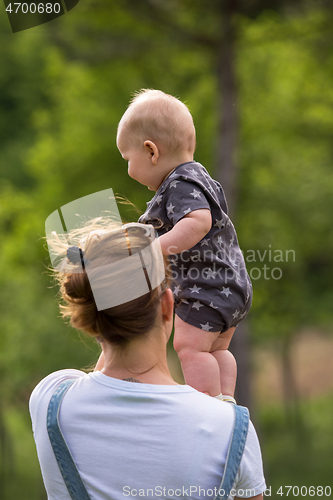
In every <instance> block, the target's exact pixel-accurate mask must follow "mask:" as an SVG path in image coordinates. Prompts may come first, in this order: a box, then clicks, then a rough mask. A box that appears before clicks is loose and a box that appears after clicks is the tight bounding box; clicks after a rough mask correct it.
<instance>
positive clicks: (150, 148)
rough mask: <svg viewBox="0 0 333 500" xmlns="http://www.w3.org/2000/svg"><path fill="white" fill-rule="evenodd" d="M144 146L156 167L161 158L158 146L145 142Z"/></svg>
mask: <svg viewBox="0 0 333 500" xmlns="http://www.w3.org/2000/svg"><path fill="white" fill-rule="evenodd" d="M143 145H144V147H145V149H146V151H147V152H148V153H149V156H150V159H151V161H152V163H153V165H156V164H157V160H158V159H159V157H160V152H159V149H158V147H157V146H156V144H155V143H154V142H153V141H145V142H144V143H143Z"/></svg>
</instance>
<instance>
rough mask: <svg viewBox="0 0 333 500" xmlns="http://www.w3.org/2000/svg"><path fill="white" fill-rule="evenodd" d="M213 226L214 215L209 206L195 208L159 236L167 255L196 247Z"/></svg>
mask: <svg viewBox="0 0 333 500" xmlns="http://www.w3.org/2000/svg"><path fill="white" fill-rule="evenodd" d="M211 227H212V215H211V212H210V210H208V209H207V208H203V209H199V210H194V211H193V212H190V213H189V214H187V215H185V217H183V218H182V219H180V220H179V221H178V222H177V223H176V224H175V225H174V227H173V228H172V229H171V230H170V231H168V232H167V233H165V234H163V235H162V236H160V237H159V242H160V244H161V247H162V251H163V253H164V254H165V255H173V254H175V253H180V252H184V251H185V250H189V249H190V248H192V247H194V245H196V244H197V243H199V241H200V240H202V238H203V237H204V236H206V234H207V233H208V232H209V231H210V229H211Z"/></svg>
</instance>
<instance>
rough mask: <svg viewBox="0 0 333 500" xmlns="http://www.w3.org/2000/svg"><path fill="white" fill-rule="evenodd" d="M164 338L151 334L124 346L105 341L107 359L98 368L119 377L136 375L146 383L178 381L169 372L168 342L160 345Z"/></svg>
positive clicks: (124, 377) (110, 375)
mask: <svg viewBox="0 0 333 500" xmlns="http://www.w3.org/2000/svg"><path fill="white" fill-rule="evenodd" d="M161 340H162V338H161V337H160V338H159V336H158V335H156V336H154V335H150V336H149V337H145V338H144V339H139V340H132V341H131V342H130V343H129V344H128V345H127V346H125V347H121V348H119V347H114V346H112V345H110V344H108V343H106V342H104V343H102V347H103V353H104V359H103V363H101V364H100V366H99V367H98V369H99V370H100V371H101V372H102V373H104V375H107V376H109V377H113V378H118V379H120V380H129V381H131V379H132V380H133V379H134V381H136V382H142V383H145V384H157V385H178V384H177V383H176V382H175V381H174V380H173V378H172V376H171V374H170V371H169V367H168V363H167V356H166V345H161ZM158 344H160V345H158ZM157 353H158V354H157Z"/></svg>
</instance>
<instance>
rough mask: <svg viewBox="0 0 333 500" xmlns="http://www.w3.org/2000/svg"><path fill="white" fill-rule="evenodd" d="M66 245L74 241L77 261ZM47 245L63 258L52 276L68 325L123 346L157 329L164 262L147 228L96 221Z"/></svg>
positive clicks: (151, 230) (52, 240) (54, 235)
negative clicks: (54, 278)
mask: <svg viewBox="0 0 333 500" xmlns="http://www.w3.org/2000/svg"><path fill="white" fill-rule="evenodd" d="M68 241H71V243H73V241H74V242H75V243H76V245H77V247H78V248H77V250H78V252H77V253H78V255H80V253H81V252H80V253H79V249H81V250H82V254H81V258H79V259H73V257H72V255H73V253H74V254H75V248H74V249H73V248H72V249H71V250H70V251H69V252H68V249H69V248H70V247H72V245H70V244H68ZM48 245H49V247H51V248H53V251H54V249H55V248H56V249H57V251H58V252H59V253H61V254H62V256H63V257H62V264H61V266H60V267H59V268H58V270H57V271H55V274H56V278H57V280H58V282H59V283H60V295H61V298H62V304H61V306H60V307H61V313H62V316H63V317H65V318H69V320H70V323H71V325H72V326H73V327H75V328H77V329H79V330H82V331H84V332H86V333H88V334H90V335H92V336H94V337H96V338H97V339H99V340H104V341H107V342H109V343H111V344H114V345H118V346H124V345H126V344H127V343H128V342H129V341H130V340H131V339H134V338H138V337H139V336H142V335H144V334H145V333H147V332H149V331H150V330H151V329H152V328H153V327H154V326H155V325H156V320H157V315H158V309H159V303H160V298H161V295H162V294H163V291H164V290H165V288H166V287H167V280H166V279H165V268H166V267H167V266H166V264H167V263H166V262H165V261H163V258H162V257H161V253H160V250H159V249H158V246H157V241H156V240H154V237H153V228H152V227H150V226H146V227H145V226H143V225H141V224H129V225H127V226H119V225H115V224H114V223H112V222H110V221H109V220H107V219H102V218H99V219H95V220H93V221H91V222H90V223H89V224H87V225H86V226H85V227H84V228H82V229H80V230H75V232H73V233H72V234H69V235H67V237H66V238H64V237H61V236H60V235H57V234H55V233H53V234H52V236H51V238H50V237H49V238H48ZM67 255H68V256H69V258H70V259H71V261H72V262H71V261H70V260H69V259H68V257H67ZM82 257H83V267H82V266H81V261H82ZM126 298H127V300H126Z"/></svg>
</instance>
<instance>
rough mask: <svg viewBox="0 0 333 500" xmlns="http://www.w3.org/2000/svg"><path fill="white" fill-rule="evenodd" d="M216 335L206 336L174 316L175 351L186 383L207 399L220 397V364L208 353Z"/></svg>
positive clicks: (217, 333)
mask: <svg viewBox="0 0 333 500" xmlns="http://www.w3.org/2000/svg"><path fill="white" fill-rule="evenodd" d="M219 335H220V333H219V332H206V331H204V330H201V328H196V327H195V326H192V325H189V324H187V323H185V322H184V321H183V320H182V319H180V318H179V317H178V316H177V314H176V316H175V333H174V348H175V350H176V352H177V354H178V357H179V360H180V363H181V366H182V370H183V373H184V378H185V382H186V384H187V385H190V386H191V387H194V389H197V390H198V391H200V392H205V393H206V394H209V395H210V396H218V395H219V394H221V385H220V368H219V361H218V359H217V358H216V356H215V352H214V353H212V352H211V349H212V346H214V343H215V341H216V340H217V339H218V337H219Z"/></svg>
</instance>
